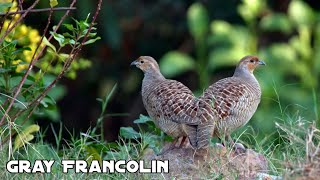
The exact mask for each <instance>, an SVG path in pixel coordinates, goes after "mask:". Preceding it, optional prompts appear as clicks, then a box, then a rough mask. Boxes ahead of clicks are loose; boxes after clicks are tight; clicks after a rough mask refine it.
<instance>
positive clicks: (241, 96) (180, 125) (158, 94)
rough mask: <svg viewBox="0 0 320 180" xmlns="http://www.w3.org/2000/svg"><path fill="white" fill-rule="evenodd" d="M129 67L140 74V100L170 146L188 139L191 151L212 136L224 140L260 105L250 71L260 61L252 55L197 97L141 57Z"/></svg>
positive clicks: (202, 144) (147, 57)
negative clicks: (141, 76)
mask: <svg viewBox="0 0 320 180" xmlns="http://www.w3.org/2000/svg"><path fill="white" fill-rule="evenodd" d="M131 65H135V66H136V67H137V68H139V69H141V70H142V71H143V72H144V78H143V81H142V100H143V104H144V107H145V108H146V110H147V112H148V114H149V116H150V118H151V119H153V120H154V122H155V124H156V125H157V126H158V127H159V128H160V129H161V130H162V131H164V132H165V133H166V134H167V135H169V136H171V137H173V138H174V139H175V141H174V142H173V143H172V145H173V146H172V147H174V145H175V143H176V142H177V140H178V139H179V138H181V137H182V142H181V144H183V141H184V140H185V139H186V138H188V139H189V141H190V144H191V146H192V147H193V148H194V149H207V148H208V146H209V144H210V140H211V137H212V136H216V137H219V138H220V137H221V136H224V137H226V138H227V139H228V140H229V141H231V143H233V141H232V139H231V137H230V133H231V132H232V131H234V130H235V129H237V128H239V127H241V126H243V125H245V124H246V123H247V122H248V121H249V120H250V119H251V117H252V116H253V114H254V113H255V111H256V109H257V107H258V104H259V103H260V97H261V89H260V86H259V83H258V81H257V79H256V78H255V76H254V75H253V71H254V70H255V68H256V67H257V66H259V65H264V62H263V61H261V60H259V59H258V57H256V56H245V57H243V58H242V59H241V60H240V62H239V64H238V65H237V67H236V69H235V72H234V74H233V76H232V77H228V78H224V79H221V80H219V81H218V82H216V83H214V84H212V85H211V86H209V87H208V89H206V90H205V91H204V93H203V95H202V96H200V97H198V98H197V97H195V96H194V95H193V93H192V92H191V90H190V89H189V88H188V87H186V86H185V85H183V84H182V83H180V82H178V81H175V80H170V79H166V78H165V77H164V76H163V75H162V74H161V72H160V69H159V65H158V63H157V62H156V61H155V60H154V59H153V58H152V57H150V56H141V57H139V58H138V59H137V60H135V61H133V62H132V63H131Z"/></svg>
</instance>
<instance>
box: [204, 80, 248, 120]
mask: <svg viewBox="0 0 320 180" xmlns="http://www.w3.org/2000/svg"><path fill="white" fill-rule="evenodd" d="M251 89H252V87H251V86H250V85H249V84H247V83H244V82H243V80H241V79H239V78H236V77H230V78H225V79H222V80H220V81H218V82H216V83H214V84H213V85H211V86H210V87H209V88H208V89H207V90H206V91H205V92H204V94H203V95H202V97H200V99H201V100H202V101H204V102H205V103H206V104H209V105H210V106H211V108H212V107H213V111H214V114H215V116H216V117H217V118H218V119H220V120H224V119H226V118H227V117H229V116H230V115H232V114H233V113H234V112H235V111H239V110H243V109H244V108H245V106H246V105H248V103H252V102H253V101H254V99H252V98H251V97H254V96H250V93H253V92H252V90H251ZM239 107H240V108H239Z"/></svg>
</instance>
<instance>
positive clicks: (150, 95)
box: [132, 56, 198, 147]
mask: <svg viewBox="0 0 320 180" xmlns="http://www.w3.org/2000/svg"><path fill="white" fill-rule="evenodd" d="M132 64H133V65H136V66H137V67H138V68H140V69H141V70H142V71H143V72H144V79H143V82H142V92H141V94H142V100H143V104H144V107H145V108H146V110H147V112H148V114H149V116H150V117H151V118H152V119H153V120H154V122H155V124H156V125H157V126H158V127H159V128H160V129H161V130H162V131H164V132H165V133H166V134H168V135H170V136H172V137H173V138H179V137H188V138H189V140H190V143H191V145H192V146H194V147H196V140H197V138H196V130H197V129H196V126H194V125H193V124H192V122H193V121H194V120H193V119H194V118H195V117H196V116H197V114H198V108H197V107H196V106H195V105H196V103H197V101H196V99H195V97H194V96H193V94H192V92H191V91H190V89H188V88H187V87H186V86H185V85H183V84H182V83H180V82H178V81H175V80H168V79H165V78H164V77H163V75H162V74H161V73H160V70H159V66H158V64H157V62H156V61H155V60H154V59H153V58H152V57H149V56H142V57H140V58H139V59H138V60H136V61H134V62H133V63H132ZM184 122H188V124H186V123H184Z"/></svg>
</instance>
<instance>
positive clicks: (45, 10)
mask: <svg viewBox="0 0 320 180" xmlns="http://www.w3.org/2000/svg"><path fill="white" fill-rule="evenodd" d="M76 9H77V8H75V7H58V8H43V9H32V10H30V11H29V12H30V13H38V12H48V11H51V10H52V11H68V10H76ZM26 11H27V10H21V11H16V12H6V13H0V16H5V15H13V14H23V13H25V12H26Z"/></svg>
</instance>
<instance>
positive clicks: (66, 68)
mask: <svg viewBox="0 0 320 180" xmlns="http://www.w3.org/2000/svg"><path fill="white" fill-rule="evenodd" d="M101 4H102V0H99V2H98V5H97V10H96V12H95V15H94V16H93V19H92V21H91V23H90V26H89V28H88V31H87V33H86V34H85V36H84V37H83V40H82V42H81V44H80V46H79V47H78V48H77V49H73V50H75V52H73V50H72V51H71V52H70V54H71V56H69V58H68V60H66V64H65V66H64V69H63V70H62V71H61V72H60V73H59V74H58V76H57V77H56V78H55V79H54V80H53V81H52V82H51V83H50V84H49V86H48V87H47V88H46V89H45V90H44V91H43V93H42V94H41V95H39V97H38V98H36V99H35V100H34V101H33V102H32V103H34V102H35V105H34V108H33V109H32V110H31V111H30V113H29V114H28V116H27V118H29V117H30V116H31V115H32V113H33V111H34V110H35V108H36V107H37V106H38V104H39V103H40V102H41V100H42V99H43V98H44V97H45V96H46V95H47V94H48V92H49V91H50V90H51V88H52V87H53V86H54V85H55V84H56V83H57V82H58V80H59V79H60V78H61V77H62V76H63V75H64V74H65V73H66V71H67V70H68V68H69V66H70V65H71V63H72V62H73V60H74V59H75V58H76V56H77V55H78V53H79V52H80V51H81V48H82V47H83V45H84V43H85V42H86V40H87V38H88V35H89V33H90V32H91V30H92V27H93V25H94V23H95V21H96V19H97V17H98V14H99V11H100V9H101Z"/></svg>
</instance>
